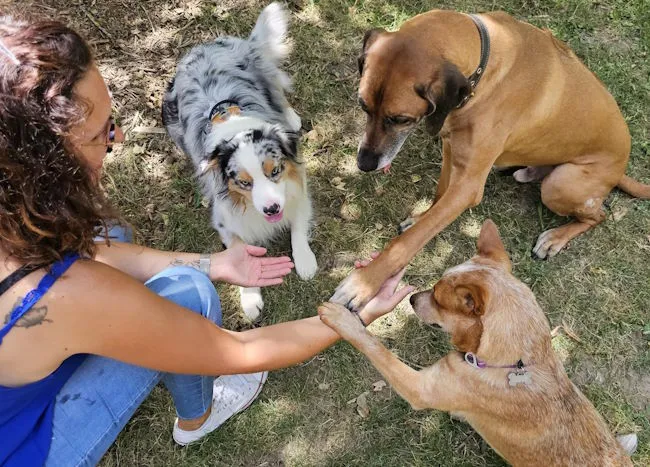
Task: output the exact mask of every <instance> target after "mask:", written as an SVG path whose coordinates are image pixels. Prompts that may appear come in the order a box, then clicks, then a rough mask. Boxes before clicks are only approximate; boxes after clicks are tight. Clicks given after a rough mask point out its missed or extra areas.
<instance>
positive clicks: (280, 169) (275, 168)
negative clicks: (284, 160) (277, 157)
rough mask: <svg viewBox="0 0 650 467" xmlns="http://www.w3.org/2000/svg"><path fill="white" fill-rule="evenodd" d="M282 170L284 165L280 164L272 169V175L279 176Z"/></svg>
mask: <svg viewBox="0 0 650 467" xmlns="http://www.w3.org/2000/svg"><path fill="white" fill-rule="evenodd" d="M280 172H282V167H280V166H279V165H278V166H277V167H274V168H273V170H272V171H271V177H277V176H278V175H280Z"/></svg>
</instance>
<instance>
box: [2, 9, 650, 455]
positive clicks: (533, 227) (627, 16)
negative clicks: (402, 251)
mask: <svg viewBox="0 0 650 467" xmlns="http://www.w3.org/2000/svg"><path fill="white" fill-rule="evenodd" d="M3 3H4V4H5V6H8V3H12V2H8V1H7V0H0V5H2V4H3ZM13 3H15V4H14V5H13V6H9V8H10V9H15V8H18V7H17V6H16V4H17V3H18V2H13ZM264 5H265V2H259V1H255V0H218V1H217V0H214V1H198V0H188V1H178V0H166V1H162V0H145V1H137V0H102V1H95V0H88V1H82V0H41V1H36V2H34V1H31V0H28V1H21V2H20V6H19V8H21V9H27V10H30V11H33V12H36V13H38V14H42V15H46V16H49V17H56V18H60V19H63V20H64V21H66V22H68V23H69V24H70V25H72V26H74V27H75V28H77V29H78V30H80V31H82V32H83V34H84V35H85V37H87V38H88V39H89V40H90V42H91V44H92V45H93V47H94V48H95V50H96V51H97V56H98V61H99V64H100V68H101V70H102V72H103V73H104V76H105V77H106V78H107V80H108V82H109V84H110V87H111V89H112V91H113V95H114V98H115V112H116V115H117V116H118V119H119V121H120V122H121V124H122V125H123V126H124V128H125V129H126V131H127V134H128V140H127V142H126V143H125V144H124V145H123V146H122V147H121V148H119V149H116V150H115V151H114V152H113V153H112V154H111V155H110V159H109V160H108V162H107V174H106V177H105V184H106V186H107V188H108V189H109V190H110V192H111V193H112V196H113V199H114V200H115V203H116V204H117V205H118V206H119V207H120V208H121V210H122V212H123V213H124V215H125V217H126V218H127V219H128V220H130V221H131V222H133V224H134V225H135V226H136V228H137V229H138V234H137V241H138V242H140V243H144V244H147V245H150V246H153V247H156V248H161V249H175V250H181V251H201V252H203V251H206V252H207V251H214V250H218V249H220V248H221V246H220V241H219V239H218V236H217V234H216V233H215V232H213V231H212V230H211V228H210V227H209V221H208V215H209V213H208V210H207V209H206V208H205V206H204V205H203V204H202V199H201V195H200V193H199V191H198V190H197V187H196V185H195V183H194V181H193V179H192V176H191V171H190V170H189V166H188V164H187V163H186V161H185V159H184V157H183V156H182V155H181V154H180V153H179V152H178V151H177V150H176V149H175V148H174V146H173V144H172V142H171V141H170V140H169V138H168V137H167V136H166V135H165V134H164V132H161V131H160V130H161V128H162V127H161V125H162V124H161V122H160V104H161V98H162V95H163V91H164V88H165V85H166V82H167V80H168V79H169V78H170V77H171V76H172V75H173V73H174V69H175V64H176V61H177V59H178V58H179V55H180V54H181V53H182V52H183V51H185V50H187V49H188V48H189V47H190V46H192V45H194V44H196V43H199V42H202V41H207V40H210V39H212V38H214V37H215V36H217V35H218V34H233V35H241V36H246V35H248V33H249V32H250V30H251V28H252V26H253V23H254V21H255V19H256V17H257V15H258V13H259V12H260V10H261V8H262V7H263V6H264ZM289 5H290V8H291V10H292V12H293V14H292V27H291V36H292V37H293V41H294V45H295V46H294V52H293V54H292V55H291V58H290V62H289V64H288V69H289V71H290V72H291V74H292V75H293V76H294V78H295V93H294V95H293V96H292V97H291V101H292V103H293V105H294V107H295V108H296V110H297V111H298V113H300V114H301V116H302V118H303V122H304V123H305V124H306V126H308V127H310V128H312V129H311V131H309V132H307V133H306V134H305V136H304V137H303V139H302V152H303V154H304V157H305V159H306V161H307V162H306V163H307V168H308V173H309V176H310V184H311V192H312V197H313V200H314V206H315V213H316V222H317V227H316V229H315V231H314V235H313V246H314V251H315V253H316V255H317V257H318V259H319V263H320V265H321V271H320V273H319V274H318V276H317V277H316V278H315V279H314V280H313V281H311V282H303V281H301V280H299V279H298V278H297V277H296V276H295V274H294V275H291V276H290V277H289V278H288V280H287V281H286V284H285V285H284V286H282V287H278V288H273V289H267V290H266V291H265V302H266V309H265V312H264V313H265V314H264V320H263V324H264V325H267V324H271V323H276V322H281V321H286V320H290V319H296V318H301V317H306V316H312V315H313V314H314V313H315V311H316V306H317V305H318V303H320V302H321V301H322V300H324V299H326V298H328V297H329V296H330V294H331V292H332V291H333V289H334V288H335V286H336V284H337V283H338V282H339V281H340V280H341V279H342V278H343V277H344V276H345V275H346V273H347V272H348V271H349V270H350V267H351V260H352V259H353V258H356V257H359V256H364V255H366V254H367V253H368V252H370V251H371V250H373V249H378V248H381V247H382V246H383V245H385V243H386V242H387V241H388V240H389V239H390V238H391V237H393V236H394V235H396V226H397V224H398V223H399V222H400V221H401V220H403V219H404V218H405V217H407V216H408V214H409V212H410V210H411V208H412V207H413V206H421V207H424V206H426V205H427V203H429V202H430V201H431V199H432V196H433V193H434V190H435V186H436V180H437V177H438V174H439V171H440V164H441V160H440V145H439V142H438V141H436V140H435V139H433V138H431V137H430V136H428V135H426V134H425V133H424V131H422V130H420V131H418V132H417V133H416V134H415V135H413V136H412V137H411V138H410V139H409V140H408V141H407V143H406V145H405V147H404V148H403V150H402V152H401V154H400V156H399V158H398V159H397V160H396V162H395V164H394V165H393V171H392V174H391V175H390V176H388V177H387V176H383V175H380V174H361V173H359V172H358V170H357V169H356V164H355V153H356V147H357V144H358V139H359V136H360V134H361V127H362V123H363V119H364V117H363V115H362V112H361V110H360V109H358V107H357V105H356V89H357V84H358V77H357V72H356V57H357V54H358V52H359V48H360V42H361V38H362V36H363V33H364V31H365V30H366V29H368V28H370V27H375V26H383V27H386V28H389V29H394V28H397V27H398V26H399V25H400V24H401V23H402V22H404V21H405V20H406V19H408V18H409V17H411V16H413V15H415V14H417V13H420V12H423V11H426V10H428V9H431V8H433V7H434V6H435V7H440V8H449V9H457V10H461V11H466V12H481V11H486V10H492V9H503V10H505V11H508V12H509V13H511V14H513V15H515V16H517V17H518V18H520V19H524V20H527V21H529V22H531V23H533V24H535V25H537V26H540V27H545V28H549V29H551V30H552V31H553V32H554V33H555V34H556V35H557V36H558V37H559V38H561V39H562V40H564V41H566V42H568V44H569V45H570V46H571V47H572V48H573V49H574V50H575V51H576V52H577V54H578V55H579V56H580V57H581V58H582V59H583V60H584V61H585V63H586V64H587V65H588V66H589V67H590V68H591V69H592V70H593V71H594V72H595V73H596V74H597V75H598V76H599V77H600V78H601V79H602V80H603V81H604V82H605V84H606V85H607V86H608V88H609V89H610V91H611V92H612V93H613V95H614V96H615V97H616V99H617V101H618V102H619V104H620V105H621V107H622V109H623V113H624V115H625V116H626V118H627V121H628V123H629V125H630V129H631V131H632V136H633V148H632V157H631V162H630V167H629V169H628V173H629V174H631V175H633V176H635V177H637V178H639V179H642V180H645V181H646V182H648V181H650V164H649V163H648V153H649V152H650V142H649V138H648V136H649V135H648V133H649V130H650V117H649V109H650V61H649V60H648V53H649V52H650V13H648V11H649V9H648V6H647V0H609V1H607V2H603V1H598V0H493V1H479V0H442V1H439V2H430V1H422V0H392V1H390V0H369V1H363V0H357V1H349V2H345V1H342V0H322V1H316V0H314V1H307V0H291V1H290V2H289ZM3 10H4V8H3ZM337 177H338V178H337ZM606 204H607V207H606V209H607V214H608V216H607V217H608V220H607V222H605V223H604V224H603V225H601V226H599V227H598V228H596V229H594V230H593V231H590V232H589V233H587V234H585V235H583V236H581V237H580V238H578V239H577V240H575V241H573V242H572V244H571V247H570V249H568V250H567V251H565V252H563V253H562V254H560V255H559V256H558V257H556V258H553V259H552V260H551V261H546V262H541V261H535V260H532V259H531V258H530V249H531V247H532V245H533V244H534V242H535V240H536V238H537V235H538V234H539V233H540V232H541V231H542V230H544V229H547V228H549V227H553V226H557V225H560V224H562V223H564V222H566V220H565V219H563V218H560V217H558V216H555V215H554V214H553V213H551V212H550V211H548V210H547V209H546V208H545V207H544V206H543V205H542V204H541V201H540V194H539V185H538V184H530V185H523V186H522V185H518V184H516V183H515V182H514V180H513V179H512V178H511V177H504V176H499V175H497V174H492V175H491V176H490V177H489V179H488V183H487V187H486V190H485V197H484V200H483V202H482V204H481V205H480V206H478V207H476V208H474V209H472V210H470V211H468V212H466V213H465V214H463V215H462V216H461V217H460V218H459V219H458V220H457V221H456V222H454V223H453V224H452V225H451V226H450V227H448V228H447V229H446V230H445V231H444V232H442V233H441V234H440V235H438V237H437V238H436V239H434V240H433V241H431V242H430V243H429V244H428V245H427V247H426V248H425V249H424V251H423V252H421V253H420V254H419V255H418V256H417V257H416V258H415V260H414V261H413V262H412V264H411V266H410V267H409V269H408V272H407V275H406V280H407V281H408V282H410V283H411V284H414V285H417V286H418V287H427V286H430V285H431V284H432V283H433V282H435V280H436V278H437V277H439V275H440V273H441V272H442V271H443V270H444V269H445V268H447V267H449V266H452V265H455V264H458V263H460V262H462V261H464V260H465V259H466V258H468V257H469V256H471V255H472V254H473V251H474V244H475V238H476V236H477V234H478V228H479V226H480V224H481V222H482V221H483V220H484V219H485V218H487V217H490V218H492V219H494V220H495V222H496V223H497V224H498V226H499V228H500V230H501V233H502V235H503V237H504V241H505V243H506V246H507V248H508V250H509V251H510V253H511V255H512V259H513V262H514V272H515V274H516V275H517V276H518V277H519V278H520V279H522V280H523V281H525V282H526V283H527V284H529V285H530V287H531V288H532V289H533V291H534V292H535V294H536V295H537V299H538V300H539V302H540V303H541V305H542V306H543V308H544V310H545V311H546V313H547V316H548V318H549V320H550V322H551V327H553V328H554V327H556V326H562V327H561V328H560V329H559V330H558V334H557V337H555V338H554V341H553V342H554V345H555V347H556V349H557V351H558V352H560V354H561V355H562V357H563V359H564V361H565V365H566V368H567V371H568V373H569V375H570V376H571V377H572V378H573V380H574V381H575V382H576V383H577V384H578V385H579V386H580V388H581V389H582V390H583V391H584V392H585V394H586V395H587V396H588V397H589V398H590V399H591V400H592V401H593V402H594V404H595V405H596V407H597V408H598V410H599V411H600V412H601V413H602V414H603V416H604V417H605V419H606V420H607V422H608V423H609V426H610V427H611V429H612V431H616V432H621V433H627V432H631V431H635V432H638V433H639V438H640V446H639V450H638V452H637V454H636V455H635V456H634V461H635V463H636V464H637V465H650V422H649V420H648V416H649V413H650V412H649V411H648V409H649V407H650V376H649V375H650V373H649V370H650V202H647V201H638V200H634V199H631V198H630V197H629V196H627V195H625V194H623V193H621V192H619V191H616V190H615V191H614V192H613V193H612V194H611V195H610V197H609V198H608V200H607V203H606ZM288 251H289V241H288V239H287V240H286V241H284V242H282V243H280V244H278V245H277V246H276V248H274V249H273V252H274V253H283V252H288ZM219 291H220V293H221V295H222V298H223V303H224V306H225V313H226V319H225V325H226V326H227V327H228V328H230V329H244V328H246V327H247V326H248V324H247V323H246V322H245V320H244V319H243V318H242V313H241V312H240V310H239V305H238V295H237V293H236V289H235V288H234V287H231V286H225V285H219ZM371 329H372V331H373V332H375V333H377V334H379V335H380V336H382V338H383V340H384V342H385V343H386V345H388V347H390V348H391V349H392V350H393V351H394V352H395V353H397V354H398V355H399V356H400V358H402V359H403V360H404V361H406V362H408V363H409V364H411V365H412V366H414V367H421V366H426V365H429V364H430V363H432V362H434V361H435V360H437V359H438V358H439V357H440V356H442V355H443V354H444V353H445V352H446V351H447V350H448V349H449V345H448V342H447V338H446V337H445V336H444V335H442V334H440V333H438V332H436V331H435V330H432V329H430V328H427V327H425V326H423V325H421V324H419V323H418V322H417V320H416V319H415V318H414V317H413V316H412V315H411V314H410V313H409V312H408V311H407V310H406V307H402V308H400V309H399V310H398V311H397V312H396V313H395V314H393V315H392V316H390V317H388V318H385V319H383V320H381V321H380V322H378V323H376V324H373V325H372V326H371ZM379 379H381V377H380V375H379V374H378V373H377V371H376V370H375V369H374V368H373V367H372V366H371V365H370V364H369V363H368V362H367V361H366V360H365V359H364V358H363V357H361V356H360V354H358V353H357V352H356V351H355V350H354V349H353V348H352V347H351V346H349V345H348V344H344V343H343V344H338V345H336V346H335V347H333V348H332V349H330V350H328V351H326V352H324V353H323V354H322V355H319V356H317V357H315V358H314V359H312V360H311V361H309V362H307V363H305V364H303V365H300V366H297V367H295V368H290V369H287V370H283V371H276V372H274V373H272V374H271V375H270V377H269V381H268V383H267V384H266V388H265V389H264V392H263V393H262V395H261V397H260V399H259V401H258V402H256V403H255V404H253V406H252V407H251V408H250V409H248V410H247V411H245V412H244V413H243V414H241V415H239V416H238V417H236V418H235V419H234V420H232V421H230V422H228V423H227V424H226V425H225V426H223V427H222V428H221V429H220V430H218V431H217V432H215V433H214V434H213V435H211V436H209V437H208V438H207V439H206V440H205V442H203V443H202V444H200V445H197V446H191V447H189V448H184V449H182V448H179V447H177V446H176V445H175V444H174V443H173V441H172V438H171V428H172V423H173V419H174V409H173V407H172V404H171V400H170V398H169V397H168V395H167V394H166V393H165V391H164V390H163V389H157V390H156V391H154V394H153V396H152V397H150V398H149V399H148V400H147V401H146V402H145V404H144V405H143V406H142V408H141V409H140V410H139V411H138V412H137V414H136V416H135V417H134V419H133V420H132V421H131V422H130V423H129V425H128V426H127V428H126V429H125V430H124V432H123V433H122V434H121V435H120V437H119V438H118V440H117V442H116V444H115V445H114V446H113V448H112V449H111V450H110V451H109V452H108V454H107V455H106V457H105V459H104V461H103V462H102V464H103V465H104V466H112V465H139V466H145V465H151V466H159V465H224V466H225V465H228V466H234V465H246V466H248V465H266V466H272V465H292V466H302V465H310V466H311V465H318V466H320V465H323V466H325V465H377V466H384V465H391V466H392V465H425V464H426V465H445V466H448V465H471V466H479V465H503V462H502V461H501V460H500V459H499V457H498V456H497V455H496V454H495V453H494V452H493V451H492V450H491V449H490V448H489V447H488V446H487V445H486V444H485V443H484V442H483V441H482V440H481V438H480V437H479V436H478V435H477V434H476V433H475V432H474V431H473V430H472V429H471V428H470V427H469V426H468V425H466V424H464V423H461V422H458V421H454V420H451V419H450V418H449V416H448V415H446V414H444V413H440V412H435V411H422V412H414V411H413V410H411V409H410V408H409V406H408V404H407V403H405V402H404V401H403V400H401V399H400V398H399V397H398V396H397V395H396V394H395V393H394V392H392V391H391V389H390V388H389V387H386V388H384V389H382V390H380V391H376V392H375V391H373V389H372V383H374V382H376V381H378V380H379ZM365 391H369V394H368V395H367V401H368V405H369V409H370V413H369V415H368V416H367V417H362V416H361V415H360V414H359V413H358V412H357V409H356V405H355V404H354V403H352V404H351V403H349V401H351V400H353V399H355V398H356V397H357V396H358V395H360V394H362V393H363V392H365Z"/></svg>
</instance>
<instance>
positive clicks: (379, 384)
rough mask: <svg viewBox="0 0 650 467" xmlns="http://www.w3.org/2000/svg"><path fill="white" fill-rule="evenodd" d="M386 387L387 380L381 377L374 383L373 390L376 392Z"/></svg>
mask: <svg viewBox="0 0 650 467" xmlns="http://www.w3.org/2000/svg"><path fill="white" fill-rule="evenodd" d="M385 387H386V381H384V380H383V379H380V380H379V381H377V382H376V383H372V390H373V391H375V392H379V391H381V390H382V389H384V388H385Z"/></svg>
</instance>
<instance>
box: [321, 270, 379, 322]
mask: <svg viewBox="0 0 650 467" xmlns="http://www.w3.org/2000/svg"><path fill="white" fill-rule="evenodd" d="M371 266H373V264H372V263H370V265H368V266H367V267H365V268H363V269H357V270H355V271H353V272H352V273H351V274H350V275H349V276H348V277H346V278H345V279H343V280H342V281H341V283H340V284H339V285H338V287H337V288H336V291H335V292H334V295H332V298H330V302H334V303H338V304H339V305H343V306H344V307H346V308H347V309H348V310H350V311H359V310H360V309H361V308H362V307H363V306H364V305H365V304H366V303H368V302H369V301H370V300H371V299H372V297H374V296H375V295H376V294H377V291H378V290H379V287H381V284H383V282H384V280H385V278H384V277H381V276H380V275H379V274H377V273H375V272H374V270H371V269H372V268H371Z"/></svg>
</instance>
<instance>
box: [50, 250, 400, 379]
mask: <svg viewBox="0 0 650 467" xmlns="http://www.w3.org/2000/svg"><path fill="white" fill-rule="evenodd" d="M73 268H74V270H72V271H71V274H72V273H74V275H75V283H74V284H72V283H71V282H68V283H67V284H65V283H62V284H61V288H60V290H59V292H58V293H60V294H61V298H60V300H59V301H58V302H59V303H58V306H57V308H60V312H57V313H56V314H54V313H52V314H51V316H52V323H51V325H52V326H55V327H56V328H57V329H58V331H57V332H56V333H55V334H56V336H58V337H57V339H59V342H52V343H50V345H52V347H53V348H58V349H61V350H63V349H65V351H63V355H61V356H62V357H63V358H66V357H67V356H69V355H73V354H76V353H91V354H97V355H102V356H106V357H110V358H114V359H116V360H121V361H124V362H127V363H132V364H136V365H140V366H144V367H147V368H153V369H156V370H160V371H166V372H174V373H188V374H204V375H221V374H234V373H249V372H255V371H260V370H272V369H276V368H283V367H286V366H290V365H293V364H295V363H298V362H301V361H303V360H305V359H307V358H310V357H312V356H313V355H315V354H317V353H319V352H321V351H322V350H323V349H325V348H327V347H329V346H330V345H332V344H333V343H334V342H336V341H337V340H338V339H339V336H338V335H337V334H336V333H335V332H334V331H332V330H331V329H330V328H329V327H327V326H326V325H325V324H323V323H321V322H320V320H319V318H318V317H312V318H307V319H302V320H297V321H292V322H287V323H282V324H277V325H273V326H267V327H264V328H258V329H253V330H250V331H245V332H240V333H237V332H231V331H225V330H223V329H221V328H219V327H218V326H216V325H214V324H212V323H211V322H210V321H209V320H207V319H205V318H203V317H201V316H200V315H197V314H196V313H193V312H191V311H189V310H186V309H184V308H182V307H180V306H178V305H176V304H175V303H173V302H171V301H168V300H165V299H163V298H161V297H159V296H157V295H156V294H155V293H153V292H151V291H150V290H149V289H147V288H146V287H143V286H142V284H139V283H138V282H136V281H135V280H133V279H132V278H130V277H128V276H126V275H124V274H122V273H120V272H118V271H116V270H114V269H111V268H107V267H106V266H104V265H101V264H98V263H93V262H90V261H88V262H86V261H84V262H83V263H80V264H77V265H75V266H73ZM57 285H59V284H57ZM66 288H67V289H69V290H65V289H66ZM408 291H409V288H406V287H405V288H403V289H402V290H400V291H398V292H396V293H394V294H392V296H391V297H390V299H389V300H384V301H382V302H381V304H380V305H377V308H376V309H374V310H370V311H368V312H367V313H366V314H365V315H364V312H362V318H363V319H364V320H366V321H367V322H370V321H371V320H373V319H375V318H376V317H377V316H379V314H384V313H386V312H388V311H390V310H391V309H392V308H393V307H394V306H395V305H396V304H397V303H398V302H399V301H400V300H401V299H402V298H404V297H405V296H406V294H407V293H408ZM382 306H383V308H382V310H379V308H380V307H382ZM364 311H365V310H364Z"/></svg>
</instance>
